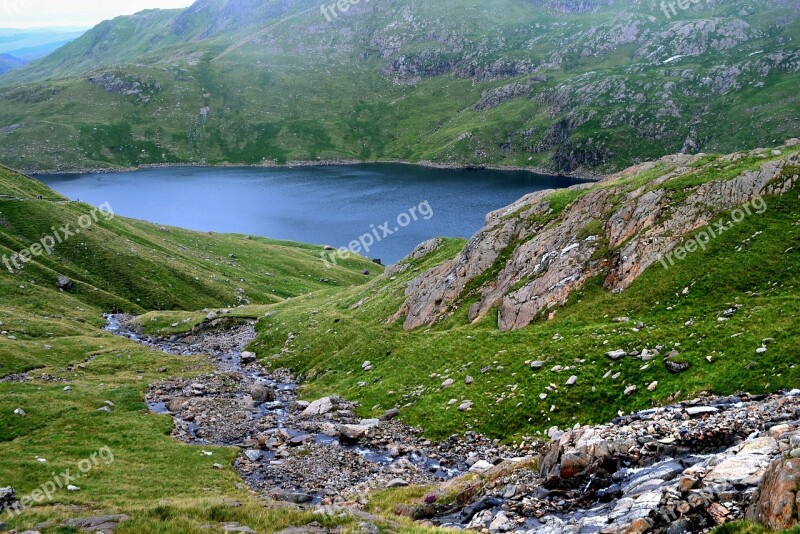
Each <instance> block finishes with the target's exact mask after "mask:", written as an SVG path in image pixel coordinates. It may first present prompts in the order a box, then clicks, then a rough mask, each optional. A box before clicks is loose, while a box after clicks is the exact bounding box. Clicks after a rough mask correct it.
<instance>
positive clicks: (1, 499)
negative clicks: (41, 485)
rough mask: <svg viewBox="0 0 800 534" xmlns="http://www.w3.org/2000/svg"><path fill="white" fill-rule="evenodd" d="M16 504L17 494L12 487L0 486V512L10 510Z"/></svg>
mask: <svg viewBox="0 0 800 534" xmlns="http://www.w3.org/2000/svg"><path fill="white" fill-rule="evenodd" d="M16 504H17V494H16V492H15V491H14V488H11V487H8V488H0V513H2V512H4V511H5V510H10V509H12V508H14V507H15V505H16Z"/></svg>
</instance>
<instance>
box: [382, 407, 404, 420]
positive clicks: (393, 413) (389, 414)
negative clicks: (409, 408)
mask: <svg viewBox="0 0 800 534" xmlns="http://www.w3.org/2000/svg"><path fill="white" fill-rule="evenodd" d="M399 416H400V410H398V409H397V408H392V409H390V410H386V412H385V413H384V414H383V416H381V419H382V420H384V421H391V420H392V419H394V418H396V417H399Z"/></svg>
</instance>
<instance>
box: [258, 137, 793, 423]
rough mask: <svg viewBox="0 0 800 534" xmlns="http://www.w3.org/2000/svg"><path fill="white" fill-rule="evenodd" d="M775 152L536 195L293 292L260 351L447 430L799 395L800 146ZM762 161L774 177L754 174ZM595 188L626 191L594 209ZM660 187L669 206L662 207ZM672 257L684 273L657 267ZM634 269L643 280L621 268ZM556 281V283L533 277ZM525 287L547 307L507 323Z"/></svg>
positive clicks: (599, 192) (268, 325)
mask: <svg viewBox="0 0 800 534" xmlns="http://www.w3.org/2000/svg"><path fill="white" fill-rule="evenodd" d="M775 150H776V151H777V152H779V153H780V155H773V153H772V151H758V152H757V153H755V154H750V155H748V154H741V153H740V154H733V155H728V156H719V155H714V156H705V157H696V158H689V157H686V156H676V157H672V158H665V160H663V161H661V162H654V163H650V164H645V165H643V166H638V167H634V168H632V169H630V170H628V171H626V172H623V173H621V174H620V175H618V176H614V177H610V178H609V179H607V180H605V181H603V182H600V183H598V184H595V185H590V186H577V187H574V188H571V189H569V190H565V191H558V192H552V193H543V194H542V195H538V194H537V195H532V196H531V198H525V199H523V200H521V201H520V202H519V203H517V204H515V205H512V206H510V207H509V208H508V209H507V210H501V211H500V212H497V213H494V214H490V215H489V217H488V218H487V223H488V224H487V229H485V230H483V231H481V232H480V233H478V234H477V235H476V236H475V237H474V238H473V239H472V240H471V241H470V242H469V243H468V244H466V245H465V243H464V242H463V241H450V240H444V241H440V240H436V241H433V242H431V243H428V244H425V245H424V246H422V247H420V248H419V250H418V251H416V252H415V253H414V254H413V255H412V256H410V257H409V259H408V260H406V261H404V262H401V263H400V264H398V265H397V266H394V267H391V268H390V269H389V270H388V271H387V272H386V274H385V275H384V276H383V277H381V278H379V279H378V280H376V281H374V282H372V283H371V284H369V285H368V286H366V287H358V288H353V289H351V290H349V291H348V292H346V293H339V294H336V295H331V296H330V297H326V296H325V295H316V296H314V297H304V298H301V299H295V300H293V301H292V303H291V305H286V304H278V305H276V306H275V310H276V311H277V312H278V313H277V315H276V316H275V317H274V318H270V319H267V320H265V321H263V322H262V324H261V326H260V334H259V338H258V339H257V341H256V342H255V343H254V345H253V347H254V349H255V350H256V351H257V352H258V354H259V356H260V357H262V359H263V361H264V362H265V363H266V364H268V365H272V366H274V367H284V366H288V367H290V368H291V369H292V370H294V371H296V372H298V373H303V374H304V375H305V376H306V377H307V378H308V379H309V380H310V382H309V383H308V384H307V385H306V390H305V391H304V395H305V396H306V397H307V398H314V397H315V396H321V395H323V394H331V393H337V394H343V395H344V396H345V397H347V398H353V399H358V400H360V401H361V405H362V406H363V408H362V412H361V414H360V415H362V416H364V417H374V416H376V415H379V414H380V413H383V411H385V410H387V409H390V408H393V407H398V408H400V409H401V413H402V417H403V418H404V419H405V420H406V421H408V422H410V423H412V424H418V425H421V426H423V427H424V428H426V430H428V432H429V434H430V435H432V436H435V437H440V438H441V437H446V436H449V435H451V434H453V433H458V432H465V431H468V430H475V431H478V432H483V433H488V434H489V435H491V436H494V437H498V438H508V437H509V436H515V437H517V438H519V437H522V436H529V437H534V436H536V435H539V434H541V433H546V431H547V430H548V429H549V428H550V427H552V426H554V425H556V426H559V427H560V428H562V429H563V428H571V427H572V426H573V425H575V424H576V423H580V424H590V423H600V422H604V421H609V420H611V419H613V418H614V417H616V415H617V413H618V411H623V412H627V413H629V412H633V411H636V410H641V409H646V408H651V407H653V406H659V405H663V404H666V403H670V402H673V401H675V400H676V399H684V398H692V397H693V396H694V395H696V394H698V393H699V392H703V391H707V392H713V393H717V394H721V395H727V394H732V393H734V392H736V391H743V390H744V391H749V392H751V393H754V394H758V393H767V392H773V391H776V390H779V389H783V388H786V389H792V388H794V387H796V386H797V384H798V381H799V380H800V375H798V369H797V366H796V365H795V362H796V359H797V347H798V346H800V329H798V326H797V321H796V318H797V316H798V314H799V313H800V309H798V302H800V301H799V300H798V299H797V298H796V293H797V290H798V287H800V278H798V276H799V275H800V263H799V262H800V256H798V250H800V246H798V245H800V226H798V223H799V222H800V200H798V199H799V198H800V197H798V180H800V166H798V148H797V146H796V145H795V146H794V147H788V146H787V147H780V148H779V149H775ZM759 155H760V156H763V157H759ZM751 156H752V157H755V158H756V159H757V160H758V162H759V164H758V167H761V166H762V165H763V166H764V167H769V168H770V169H774V170H775V172H774V173H772V172H770V173H762V172H755V173H754V172H752V171H751V170H750V168H751V166H752V165H753V162H752V161H750V159H749V158H750V157H751ZM714 191H718V192H719V191H724V192H727V193H728V194H712V192H714ZM704 193H706V194H704ZM759 195H763V196H759ZM542 197H544V198H542ZM593 197H594V198H595V200H597V198H609V197H610V198H615V199H616V201H617V202H619V204H618V205H617V206H616V208H615V209H608V208H604V207H602V206H601V205H599V204H596V209H594V210H585V209H584V208H585V207H586V204H587V203H589V201H590V199H592V198H593ZM646 199H650V200H653V199H660V202H662V203H663V204H661V207H659V208H655V209H653V210H649V208H648V207H647V204H646V203H644V202H643V201H644V200H646ZM701 199H704V200H701ZM586 213H590V215H589V219H584V218H583V216H584V214H586ZM698 214H699V215H698ZM720 225H722V226H724V228H725V230H724V231H720V230H719V226H720ZM665 227H666V228H670V229H671V230H672V233H671V234H670V235H669V236H668V237H666V238H664V237H663V236H664V234H663V233H662V228H665ZM520 228H523V229H528V230H529V232H530V233H529V234H527V235H526V234H524V233H523V234H515V233H514V231H517V230H519V229H520ZM515 229H516V230H515ZM715 229H716V230H715ZM711 231H716V234H714V237H709V238H708V239H706V238H704V237H702V235H703V234H704V233H705V236H706V237H708V236H710V235H711V234H710V232H711ZM554 232H555V234H558V235H561V236H562V237H563V243H562V242H561V240H559V241H551V240H550V238H551V237H552V236H553V235H554ZM573 232H574V234H573ZM698 232H699V233H698ZM573 235H578V236H579V241H576V240H575V239H574V238H573ZM625 235H628V236H630V237H628V238H626V237H625ZM559 239H561V238H559ZM573 243H577V246H576V245H574V244H573ZM677 245H680V247H681V248H673V247H676V246H677ZM550 246H552V248H550ZM643 246H645V248H644V249H642V248H641V247H643ZM680 250H683V252H680ZM476 251H481V252H482V254H476V253H475V252H476ZM492 251H494V252H492ZM631 251H638V252H631ZM642 251H644V252H645V253H643V252H642ZM498 252H499V255H496V254H497V253H498ZM534 252H536V253H537V254H538V253H541V254H544V255H547V256H549V258H550V259H549V260H548V259H545V260H542V259H540V258H538V256H536V255H535V254H534ZM670 252H671V254H670ZM659 253H666V254H668V255H667V256H666V257H665V263H666V265H667V268H665V267H664V265H662V263H661V262H660V261H656V262H655V263H651V262H649V261H646V260H647V256H648V255H649V254H654V255H655V256H656V257H657V255H658V254H659ZM620 262H621V263H620ZM621 264H625V265H628V267H626V268H625V269H624V272H626V273H628V275H629V277H630V278H629V279H626V280H625V283H624V284H622V283H619V279H618V277H616V276H615V274H614V273H615V272H617V270H618V269H619V268H620V265H621ZM648 265H649V267H648ZM565 266H566V267H569V269H571V271H570V272H562V271H564V269H565ZM557 271H558V273H557ZM559 273H560V274H559ZM576 273H577V274H578V275H579V276H577V277H575V276H573V275H574V274H576ZM512 274H513V276H512ZM556 274H559V276H556ZM468 275H471V276H468ZM561 276H563V278H560V277H561ZM609 279H611V280H613V281H615V283H614V284H609ZM548 280H551V281H549V282H548V284H547V290H546V291H544V292H543V293H541V294H535V292H533V291H531V290H530V288H531V287H537V285H536V284H538V283H539V282H538V281H548ZM432 288H440V289H445V290H448V291H450V290H452V294H454V295H456V296H457V297H458V298H457V299H455V300H453V299H449V298H448V297H447V295H448V294H449V293H444V292H443V291H438V292H437V291H433V290H432ZM623 288H624V290H622V289H623ZM506 293H507V294H508V296H506V297H503V295H505V294H506ZM423 295H424V296H426V297H428V298H430V301H424V300H423V299H422V296H423ZM490 296H491V297H492V299H489V298H488V297H490ZM523 296H524V297H526V298H527V299H528V300H523ZM440 299H441V300H440ZM508 299H511V303H512V304H513V305H514V306H517V305H522V304H525V306H529V307H537V308H539V307H540V304H541V303H545V304H546V306H544V312H543V313H540V314H538V315H537V314H535V313H530V312H526V313H527V315H526V314H525V313H517V314H512V315H511V317H513V318H514V319H515V320H517V321H519V322H517V323H512V324H513V326H514V327H515V328H514V329H512V330H505V331H502V330H500V329H498V324H499V325H500V326H503V325H504V324H505V323H504V317H506V314H507V313H508V309H509V304H508V303H507V302H506V300H508ZM416 302H430V306H429V307H424V306H421V307H418V306H416V305H415V303H416ZM484 308H488V310H486V311H484ZM398 309H400V310H401V311H402V312H406V313H408V311H410V312H413V311H415V310H418V309H422V310H434V311H435V312H436V313H435V314H431V315H430V317H431V321H430V322H429V324H427V325H426V327H420V328H416V329H413V330H410V331H408V330H406V329H404V324H403V323H404V320H405V321H408V318H418V317H421V315H419V314H417V315H414V314H412V313H408V315H407V318H406V319H403V317H402V315H398V314H397V311H398ZM523 309H524V310H528V308H527V307H523ZM312 310H316V311H314V312H313V313H312ZM479 310H480V311H481V313H477V312H478V311H479ZM523 316H524V317H532V318H533V319H532V322H531V321H530V320H528V321H526V322H524V323H523V322H521V318H522V317H523ZM406 324H408V323H407V322H406ZM414 324H415V323H414ZM523 325H527V326H525V327H524V328H522V326H523ZM412 326H413V324H412ZM323 332H325V333H324V334H323ZM301 347H302V350H300V348H301ZM364 361H369V362H371V370H365V369H364V367H363V365H362V364H363V363H364ZM572 377H574V378H572Z"/></svg>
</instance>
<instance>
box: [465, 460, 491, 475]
mask: <svg viewBox="0 0 800 534" xmlns="http://www.w3.org/2000/svg"><path fill="white" fill-rule="evenodd" d="M492 467H494V465H492V464H490V463H489V462H487V461H486V460H478V461H477V462H475V463H474V464H472V467H470V468H469V470H470V472H471V473H485V472H486V471H488V470H489V469H491V468H492Z"/></svg>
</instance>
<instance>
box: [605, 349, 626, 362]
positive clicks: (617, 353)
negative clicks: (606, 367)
mask: <svg viewBox="0 0 800 534" xmlns="http://www.w3.org/2000/svg"><path fill="white" fill-rule="evenodd" d="M627 355H628V353H627V352H625V351H624V350H622V349H619V350H610V351H608V352H606V356H608V357H609V358H611V359H612V360H619V359H621V358H624V357H625V356H627Z"/></svg>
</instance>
